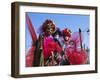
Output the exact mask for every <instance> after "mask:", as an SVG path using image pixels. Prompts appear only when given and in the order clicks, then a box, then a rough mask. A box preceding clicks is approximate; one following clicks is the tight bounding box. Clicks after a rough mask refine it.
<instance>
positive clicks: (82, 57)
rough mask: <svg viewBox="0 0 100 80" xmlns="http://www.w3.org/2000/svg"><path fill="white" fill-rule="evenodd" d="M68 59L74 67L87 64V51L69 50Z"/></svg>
mask: <svg viewBox="0 0 100 80" xmlns="http://www.w3.org/2000/svg"><path fill="white" fill-rule="evenodd" d="M67 57H68V60H69V62H70V64H72V65H77V64H85V63H86V61H87V53H86V52H85V51H75V50H70V49H67Z"/></svg>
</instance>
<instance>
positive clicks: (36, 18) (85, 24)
mask: <svg viewBox="0 0 100 80" xmlns="http://www.w3.org/2000/svg"><path fill="white" fill-rule="evenodd" d="M27 14H28V15H29V17H30V19H31V21H32V24H33V25H34V28H35V32H36V34H37V35H38V34H39V28H40V26H41V25H42V24H43V22H44V21H45V20H46V19H51V20H52V21H53V22H54V23H55V24H56V27H58V28H60V29H61V30H62V29H64V28H69V29H70V30H71V31H72V33H74V32H78V29H79V28H81V30H82V31H83V32H82V33H83V37H84V42H83V43H85V45H86V47H87V46H88V47H89V34H87V32H86V30H88V29H89V21H90V16H89V15H79V14H51V13H31V12H27ZM84 31H85V32H84ZM31 44H32V39H31V36H30V32H29V30H28V25H27V24H26V34H25V45H26V50H27V49H28V48H29V47H30V46H31Z"/></svg>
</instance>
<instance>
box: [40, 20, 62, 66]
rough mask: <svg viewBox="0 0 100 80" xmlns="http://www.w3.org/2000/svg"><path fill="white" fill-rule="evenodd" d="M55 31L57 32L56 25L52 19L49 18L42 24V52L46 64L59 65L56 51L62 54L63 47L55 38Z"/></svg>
mask: <svg viewBox="0 0 100 80" xmlns="http://www.w3.org/2000/svg"><path fill="white" fill-rule="evenodd" d="M55 32H56V26H55V24H54V22H53V21H52V20H50V19H47V20H46V21H45V22H44V23H43V25H42V26H41V34H42V36H43V41H42V51H43V52H42V54H43V59H44V65H45V66H52V65H57V62H56V60H55V58H54V55H55V54H56V53H59V54H60V53H61V51H62V48H61V47H60V46H59V44H58V43H57V42H55V40H54V39H53V36H52V34H53V33H55Z"/></svg>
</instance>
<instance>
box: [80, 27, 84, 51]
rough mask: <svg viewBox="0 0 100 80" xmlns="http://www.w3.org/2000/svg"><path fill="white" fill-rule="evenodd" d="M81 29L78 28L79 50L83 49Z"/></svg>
mask: <svg viewBox="0 0 100 80" xmlns="http://www.w3.org/2000/svg"><path fill="white" fill-rule="evenodd" d="M81 34H82V33H81V29H80V28H79V37H80V46H81V51H82V50H83V46H82V36H81Z"/></svg>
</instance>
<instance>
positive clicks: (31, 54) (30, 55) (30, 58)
mask: <svg viewBox="0 0 100 80" xmlns="http://www.w3.org/2000/svg"><path fill="white" fill-rule="evenodd" d="M34 51H35V46H32V47H31V48H30V49H29V51H28V53H27V55H26V67H32V65H33V61H34Z"/></svg>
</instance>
